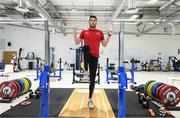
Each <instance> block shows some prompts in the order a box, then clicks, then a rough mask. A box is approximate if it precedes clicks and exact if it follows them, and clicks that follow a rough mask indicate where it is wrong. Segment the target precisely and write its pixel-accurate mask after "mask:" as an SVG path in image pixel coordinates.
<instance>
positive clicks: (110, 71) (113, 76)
mask: <svg viewBox="0 0 180 118" xmlns="http://www.w3.org/2000/svg"><path fill="white" fill-rule="evenodd" d="M130 62H131V64H132V66H131V69H130V73H131V78H127V80H129V81H130V82H131V83H134V84H136V82H135V81H134V64H135V63H140V62H139V61H137V60H134V58H133V59H131V61H130ZM123 63H128V61H123ZM109 65H110V66H109ZM109 74H110V77H109ZM118 79H119V77H118V70H117V71H116V70H115V66H114V64H109V58H107V61H106V82H107V83H108V84H109V83H110V80H118Z"/></svg>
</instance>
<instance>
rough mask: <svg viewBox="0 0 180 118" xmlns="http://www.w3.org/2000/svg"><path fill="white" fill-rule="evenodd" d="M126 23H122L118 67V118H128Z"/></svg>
mask: <svg viewBox="0 0 180 118" xmlns="http://www.w3.org/2000/svg"><path fill="white" fill-rule="evenodd" d="M123 62H124V22H120V32H119V66H118V76H119V80H118V88H119V89H118V117H119V118H126V91H125V89H126V88H127V75H126V72H125V69H124V63H123Z"/></svg>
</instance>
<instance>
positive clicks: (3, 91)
mask: <svg viewBox="0 0 180 118" xmlns="http://www.w3.org/2000/svg"><path fill="white" fill-rule="evenodd" d="M17 93H18V87H17V85H16V84H15V83H14V82H13V81H7V82H3V83H1V84H0V97H1V98H4V99H12V98H15V97H16V95H17Z"/></svg>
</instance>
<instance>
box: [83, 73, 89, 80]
mask: <svg viewBox="0 0 180 118" xmlns="http://www.w3.org/2000/svg"><path fill="white" fill-rule="evenodd" d="M83 80H89V74H88V72H87V71H85V72H84V75H83Z"/></svg>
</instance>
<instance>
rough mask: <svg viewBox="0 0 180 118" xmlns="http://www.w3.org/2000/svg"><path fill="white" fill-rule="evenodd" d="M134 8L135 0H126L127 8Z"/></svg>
mask: <svg viewBox="0 0 180 118" xmlns="http://www.w3.org/2000/svg"><path fill="white" fill-rule="evenodd" d="M131 9H136V1H135V0H128V10H131Z"/></svg>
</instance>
